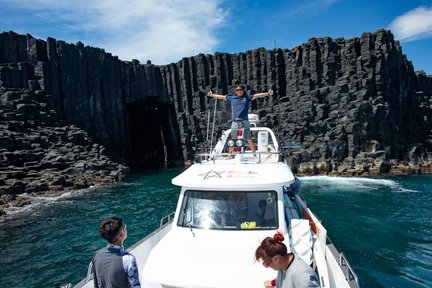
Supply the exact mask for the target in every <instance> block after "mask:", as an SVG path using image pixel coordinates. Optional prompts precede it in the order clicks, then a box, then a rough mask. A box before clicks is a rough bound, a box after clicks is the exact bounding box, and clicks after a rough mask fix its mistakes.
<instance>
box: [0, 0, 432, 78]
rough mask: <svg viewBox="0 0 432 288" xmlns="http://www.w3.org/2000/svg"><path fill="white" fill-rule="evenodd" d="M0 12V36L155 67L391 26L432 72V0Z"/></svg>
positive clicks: (227, 2) (77, 4)
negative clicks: (10, 34)
mask: <svg viewBox="0 0 432 288" xmlns="http://www.w3.org/2000/svg"><path fill="white" fill-rule="evenodd" d="M0 7H1V10H0V32H1V31H14V32H17V33H20V34H27V33H28V34H31V35H33V36H34V37H36V38H40V39H43V40H46V38H47V37H53V38H55V39H57V40H64V41H66V42H68V43H77V42H78V41H81V42H83V43H84V44H85V45H89V46H94V47H100V48H103V49H105V51H107V52H110V53H112V54H113V55H117V56H118V57H119V58H120V59H122V60H128V61H129V60H131V59H139V60H140V61H141V62H145V61H147V60H151V61H152V63H153V64H168V63H172V62H174V63H175V62H178V61H179V60H180V59H181V58H182V57H189V56H194V55H197V54H199V53H209V54H213V53H214V52H228V53H235V52H244V51H247V50H252V49H255V48H259V47H264V48H267V49H272V48H274V47H275V46H276V47H278V48H287V49H292V48H294V47H296V46H298V45H301V44H303V43H305V42H307V41H308V39H310V38H312V37H325V36H329V37H331V38H333V39H335V38H339V37H344V38H352V37H360V36H361V34H362V33H363V32H375V31H377V30H378V29H381V28H386V29H390V30H391V31H392V32H393V34H394V35H395V38H396V39H397V40H399V41H400V43H401V46H402V50H403V52H404V53H405V54H406V55H407V57H408V59H409V60H411V61H412V62H413V65H414V69H415V70H424V71H425V72H426V73H427V74H432V0H419V1H416V0H392V1H389V0H362V1H354V0H285V1H283V0H280V1H276V0H237V1H236V0H0Z"/></svg>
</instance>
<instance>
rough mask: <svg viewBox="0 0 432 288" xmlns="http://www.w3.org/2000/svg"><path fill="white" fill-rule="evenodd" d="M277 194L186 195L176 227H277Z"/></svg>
mask: <svg viewBox="0 0 432 288" xmlns="http://www.w3.org/2000/svg"><path fill="white" fill-rule="evenodd" d="M277 215H278V214H277V194H276V191H258V192H257V191H241V192H239V191H235V192H229V191H196V190H188V191H186V192H185V193H184V197H183V203H182V206H181V210H180V214H179V218H178V222H177V226H180V227H189V228H197V229H220V230H242V229H264V230H266V229H268V230H273V229H276V228H277V227H278V220H277Z"/></svg>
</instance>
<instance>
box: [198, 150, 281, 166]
mask: <svg viewBox="0 0 432 288" xmlns="http://www.w3.org/2000/svg"><path fill="white" fill-rule="evenodd" d="M235 155H244V156H246V155H249V156H250V158H247V159H252V156H251V155H255V158H253V159H255V161H254V162H255V163H261V162H262V161H265V160H267V158H269V157H270V156H272V155H278V156H279V158H278V162H283V161H284V159H285V158H284V155H283V154H282V153H281V152H277V151H275V152H270V151H269V152H262V151H255V152H252V151H247V152H240V153H239V152H237V153H234V154H230V153H197V154H195V161H194V162H195V163H204V162H213V164H216V160H218V159H226V158H227V157H228V156H234V157H235ZM265 156H268V157H267V158H265Z"/></svg>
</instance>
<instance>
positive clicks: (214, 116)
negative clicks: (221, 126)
mask: <svg viewBox="0 0 432 288" xmlns="http://www.w3.org/2000/svg"><path fill="white" fill-rule="evenodd" d="M216 110H217V99H216V98H215V108H214V113H213V126H212V132H211V141H210V153H211V152H212V151H213V133H214V127H215V121H216Z"/></svg>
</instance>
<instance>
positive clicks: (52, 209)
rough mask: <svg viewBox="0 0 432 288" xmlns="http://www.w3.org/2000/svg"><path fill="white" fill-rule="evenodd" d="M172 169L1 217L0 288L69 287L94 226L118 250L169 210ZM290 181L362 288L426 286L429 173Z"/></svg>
mask: <svg viewBox="0 0 432 288" xmlns="http://www.w3.org/2000/svg"><path fill="white" fill-rule="evenodd" d="M181 171H182V170H179V169H173V170H164V171H155V172H149V173H145V174H142V175H136V176H133V177H130V178H129V179H128V180H127V181H125V182H124V183H121V184H117V185H113V186H111V187H105V188H91V189H85V190H80V191H74V192H71V193H68V194H66V195H63V196H60V197H51V198H37V199H35V202H36V204H35V205H32V206H30V207H28V208H26V209H24V210H20V211H16V212H14V213H12V214H10V215H9V216H7V217H6V218H5V219H4V220H2V221H0V243H1V249H0V267H1V277H0V287H1V288H3V287H4V288H6V287H60V286H61V285H64V284H67V283H72V284H76V283H78V282H79V281H80V280H81V279H82V278H84V277H85V276H86V273H87V265H88V263H89V261H90V260H91V257H92V254H93V251H95V250H96V249H98V248H99V247H103V246H105V241H104V240H102V239H101V238H100V236H99V235H98V224H99V221H100V220H101V219H102V218H104V217H107V216H110V215H119V216H121V217H123V218H124V220H125V222H126V223H127V225H128V232H129V233H128V238H127V240H126V242H125V246H126V247H127V246H131V245H132V244H133V243H134V242H136V241H138V240H139V239H141V238H143V237H144V236H146V235H147V234H148V233H150V232H152V231H153V230H154V229H156V228H158V227H159V219H160V218H161V217H163V216H165V215H167V214H169V213H170V212H171V211H173V210H174V209H175V207H176V203H177V196H178V192H179V189H178V188H177V187H175V186H173V185H172V184H171V178H173V177H174V176H176V175H177V174H179V173H180V172H181ZM300 180H301V181H302V193H303V196H304V197H305V198H306V200H307V203H308V206H309V207H310V208H311V209H312V211H313V212H314V213H315V214H316V215H317V216H318V217H319V218H320V219H321V221H322V222H323V224H324V226H325V227H326V228H327V230H328V235H329V236H330V238H331V240H332V241H333V243H334V244H335V245H336V247H337V248H338V250H339V251H343V252H344V253H345V254H346V256H347V258H348V260H349V261H350V264H351V266H353V268H354V270H355V271H356V272H357V274H358V277H359V279H360V284H361V286H362V287H367V288H368V287H386V288H387V287H403V288H409V287H432V175H420V176H404V177H385V178H339V177H322V176H320V177H300ZM251 253H253V251H252V252H251Z"/></svg>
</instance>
